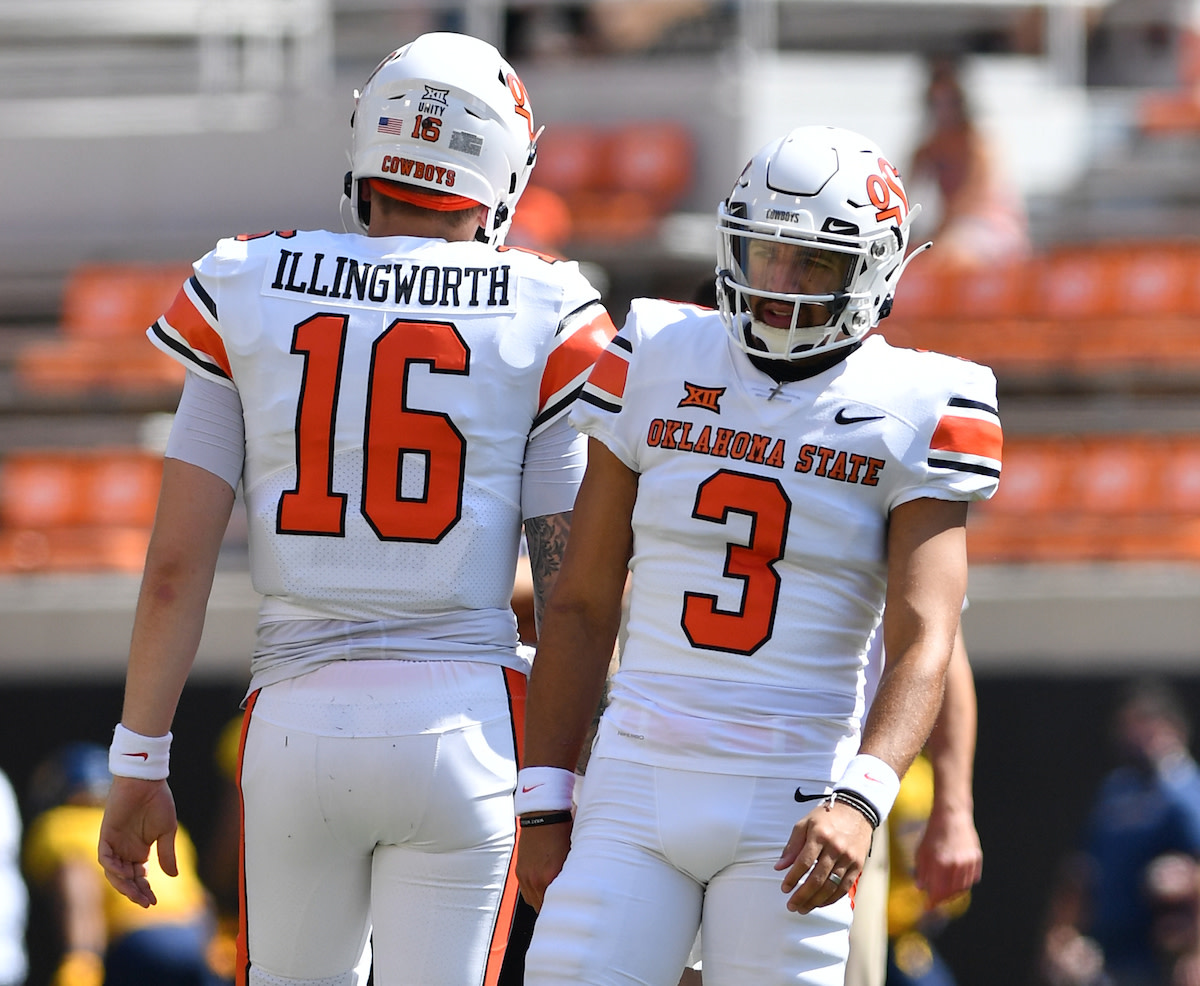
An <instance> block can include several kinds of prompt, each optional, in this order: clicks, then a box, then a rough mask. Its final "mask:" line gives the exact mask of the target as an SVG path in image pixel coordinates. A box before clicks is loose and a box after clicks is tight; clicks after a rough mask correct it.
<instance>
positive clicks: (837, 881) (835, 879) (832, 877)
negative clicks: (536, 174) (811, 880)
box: [825, 873, 842, 887]
mask: <svg viewBox="0 0 1200 986" xmlns="http://www.w3.org/2000/svg"><path fill="white" fill-rule="evenodd" d="M825 879H826V880H828V881H829V882H830V883H832V884H833V885H834V886H835V887H840V886H841V885H842V878H841V877H840V876H838V875H837V874H836V873H830V874H829V876H827V877H826V878H825Z"/></svg>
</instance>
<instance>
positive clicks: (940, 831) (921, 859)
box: [916, 805, 1200, 986]
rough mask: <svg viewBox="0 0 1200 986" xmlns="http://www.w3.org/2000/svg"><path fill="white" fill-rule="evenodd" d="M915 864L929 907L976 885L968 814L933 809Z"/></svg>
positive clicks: (978, 853) (979, 864) (975, 839)
mask: <svg viewBox="0 0 1200 986" xmlns="http://www.w3.org/2000/svg"><path fill="white" fill-rule="evenodd" d="M916 862H917V869H916V882H917V886H918V887H920V888H921V889H922V890H924V891H925V894H926V896H927V897H928V898H929V906H930V907H935V906H936V905H938V904H940V903H941V902H942V901H944V900H948V899H949V898H951V897H954V896H956V895H958V894H961V893H963V892H965V891H967V890H970V889H971V887H973V886H974V885H975V884H976V883H978V882H979V879H980V877H982V876H983V848H982V847H981V846H980V844H979V833H978V832H976V831H975V820H974V818H973V817H972V815H971V812H969V811H965V810H962V809H940V808H939V807H938V806H937V805H935V806H934V810H933V812H932V813H931V814H930V816H929V822H928V824H927V825H926V827H925V834H924V835H923V836H922V837H921V844H920V845H919V846H918V847H917V860H916ZM1198 986H1200V984H1198Z"/></svg>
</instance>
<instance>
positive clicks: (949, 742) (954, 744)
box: [925, 626, 978, 814]
mask: <svg viewBox="0 0 1200 986" xmlns="http://www.w3.org/2000/svg"><path fill="white" fill-rule="evenodd" d="M977 718H978V712H977V706H976V698H975V679H974V676H973V675H972V673H971V665H970V663H969V662H968V660H967V653H966V649H965V647H964V645H963V639H962V628H961V626H960V627H959V630H958V633H957V634H956V636H955V640H954V650H953V653H952V654H951V657H950V665H949V667H948V668H947V670H946V690H945V697H944V698H943V701H942V708H941V711H940V712H939V713H938V717H937V721H936V722H935V723H934V726H933V731H932V732H931V733H930V734H929V742H928V743H927V744H926V747H925V752H926V755H927V756H928V757H929V761H930V763H931V764H932V766H933V776H934V789H933V797H934V811H935V812H937V811H946V812H957V811H963V812H966V813H968V814H973V813H974V805H975V802H974V795H973V793H972V789H973V783H974V764H975V737H976V729H977Z"/></svg>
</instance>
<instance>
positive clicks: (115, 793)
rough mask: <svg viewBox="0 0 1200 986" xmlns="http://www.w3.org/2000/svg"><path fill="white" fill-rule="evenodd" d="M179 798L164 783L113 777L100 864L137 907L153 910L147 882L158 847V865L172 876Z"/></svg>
mask: <svg viewBox="0 0 1200 986" xmlns="http://www.w3.org/2000/svg"><path fill="white" fill-rule="evenodd" d="M177 827H178V822H177V820H176V817H175V799H174V797H172V795H171V789H170V788H169V787H168V786H167V782H166V781H143V780H137V779H136V778H133V777H114V778H113V783H112V788H111V789H110V790H109V792H108V802H107V803H106V804H105V806H104V820H103V821H102V822H101V823H100V846H99V857H100V865H101V866H103V867H104V875H105V876H106V877H107V878H108V882H109V883H111V884H112V885H113V886H114V887H116V888H117V890H119V891H120V892H121V893H123V894H124V895H125V896H126V897H128V898H129V899H130V900H131V901H133V902H134V903H135V904H140V905H141V906H142V907H149V906H150V905H151V904H157V903H158V898H157V897H155V896H154V891H153V890H152V889H151V888H150V881H149V880H147V879H146V860H147V859H149V858H150V847H151V846H153V845H154V844H155V843H158V862H159V865H160V866H161V867H162V870H163V872H164V873H166V874H167V875H168V876H178V875H179V868H178V866H177V865H176V863H175V830H176V828H177Z"/></svg>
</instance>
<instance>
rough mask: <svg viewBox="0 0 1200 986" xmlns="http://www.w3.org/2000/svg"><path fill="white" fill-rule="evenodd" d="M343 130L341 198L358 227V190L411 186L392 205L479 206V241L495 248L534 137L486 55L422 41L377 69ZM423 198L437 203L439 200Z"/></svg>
mask: <svg viewBox="0 0 1200 986" xmlns="http://www.w3.org/2000/svg"><path fill="white" fill-rule="evenodd" d="M350 126H351V130H352V146H351V152H350V157H351V170H350V173H349V174H348V175H347V176H346V188H345V192H346V195H347V197H348V198H349V200H350V203H351V206H352V208H351V210H350V211H351V213H352V218H353V221H354V223H355V224H356V225H357V226H359V228H360V229H363V230H365V229H366V226H367V223H368V221H369V202H363V201H362V195H361V190H360V185H361V183H362V182H363V181H369V180H371V179H373V178H385V179H389V180H390V181H393V182H401V183H403V184H404V185H407V186H413V188H414V190H415V192H416V194H415V195H412V194H408V193H406V194H402V195H397V196H395V197H398V198H404V199H407V200H408V201H412V202H415V203H416V204H418V205H425V206H427V207H432V208H439V207H440V208H443V209H445V208H469V207H470V206H471V205H473V204H475V203H479V204H481V205H486V206H487V207H488V216H487V223H486V226H485V227H484V234H485V236H486V238H487V241H488V242H489V243H493V244H495V243H503V242H504V236H505V234H506V233H507V232H508V227H509V225H510V224H511V223H512V214H513V209H514V207H515V206H516V203H517V199H519V198H520V197H521V193H522V192H523V191H524V190H525V185H526V183H527V182H528V180H529V173H530V171H532V170H533V163H534V159H535V157H536V155H537V136H538V132H537V131H535V130H534V125H533V113H532V110H531V109H530V106H529V96H528V95H527V93H526V92H525V87H524V85H522V83H521V80H520V79H519V78H517V74H516V73H515V72H514V71H513V69H512V66H511V65H509V64H508V62H506V61H505V60H504V59H503V58H502V57H501V56H500V52H498V51H497V50H496V49H495V48H494V47H492V46H491V45H490V44H488V43H487V42H486V41H480V40H479V39H478V38H472V37H469V36H467V35H463V34H451V33H435V34H424V35H422V36H421V37H419V38H417V39H416V40H414V41H412V42H410V43H409V44H407V45H405V46H404V47H403V48H400V49H398V50H396V51H394V52H392V54H390V55H389V56H388V57H387V58H385V59H384V60H383V61H382V62H380V64H379V66H378V67H377V68H376V69H375V71H374V72H372V73H371V77H370V78H369V79H367V83H366V85H365V86H364V87H363V89H362V91H361V92H356V93H355V110H354V116H353V117H352V118H351V123H350ZM373 190H374V187H373ZM422 190H428V191H430V192H441V193H445V195H443V196H439V197H438V198H441V199H442V201H440V202H439V201H437V200H436V199H435V198H434V197H433V196H423V195H422ZM385 194H388V193H385ZM447 196H448V197H447Z"/></svg>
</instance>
